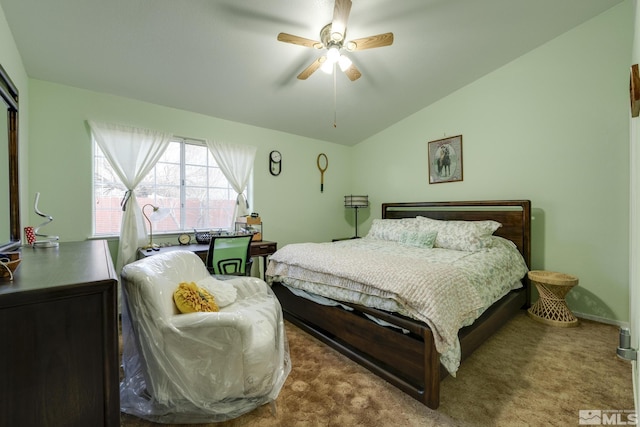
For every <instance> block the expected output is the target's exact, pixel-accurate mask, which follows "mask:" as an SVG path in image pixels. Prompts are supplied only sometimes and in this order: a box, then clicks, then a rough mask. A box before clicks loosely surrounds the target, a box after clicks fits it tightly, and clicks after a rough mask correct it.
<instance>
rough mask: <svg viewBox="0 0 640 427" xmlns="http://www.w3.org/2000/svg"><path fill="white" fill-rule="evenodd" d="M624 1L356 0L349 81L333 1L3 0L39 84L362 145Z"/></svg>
mask: <svg viewBox="0 0 640 427" xmlns="http://www.w3.org/2000/svg"><path fill="white" fill-rule="evenodd" d="M621 1H622V0H353V6H352V8H351V14H350V17H349V21H348V25H347V28H348V30H347V39H356V38H361V37H366V36H370V35H376V34H380V33H385V32H393V33H394V36H395V41H394V43H393V45H391V46H387V47H381V48H376V49H369V50H364V51H357V52H351V53H349V54H348V56H349V57H350V58H351V59H352V60H353V62H354V64H356V66H357V67H358V68H359V69H360V71H361V72H362V77H361V78H360V79H359V80H356V81H355V82H351V81H350V80H348V79H347V77H346V76H345V75H344V74H342V73H339V75H337V79H336V84H337V87H336V94H337V96H336V99H337V103H336V104H335V105H336V108H335V113H336V117H337V122H336V124H337V127H335V128H334V126H333V123H334V86H333V77H332V76H331V75H327V74H324V73H323V72H321V71H320V70H318V71H317V72H316V73H314V74H313V75H312V76H311V77H309V79H308V80H298V79H296V76H297V75H298V74H299V73H300V72H301V71H302V70H303V69H304V68H306V67H307V66H308V65H309V64H310V63H311V62H313V61H314V60H315V59H316V58H317V57H318V56H320V54H321V53H320V52H319V51H317V50H314V49H309V48H305V47H301V46H296V45H292V44H286V43H282V42H278V41H277V40H276V36H277V35H278V33H280V32H285V33H290V34H294V35H298V36H301V37H305V38H308V39H313V40H319V32H320V29H321V28H322V27H323V26H324V25H325V24H327V23H329V22H331V20H332V17H333V6H334V2H333V0H261V1H257V0H256V1H251V0H44V1H43V0H0V5H1V6H2V9H3V10H4V13H5V16H6V18H7V21H8V22H9V26H10V27H11V32H12V33H13V36H14V38H15V41H16V44H17V45H18V49H19V51H20V54H21V55H22V60H23V62H24V65H25V67H26V70H27V73H28V75H29V77H32V78H35V79H41V80H46V81H52V82H57V83H61V84H64V85H69V86H74V87H78V88H84V89H89V90H93V91H97V92H105V93H111V94H115V95H120V96H125V97H128V98H133V99H138V100H142V101H147V102H151V103H154V104H159V105H165V106H170V107H174V108H179V109H183V110H187V111H193V112H198V113H202V114H206V115H210V116H215V117H219V118H223V119H228V120H232V121H236V122H241V123H246V124H250V125H255V126H260V127H264V128H269V129H276V130H280V131H284V132H288V133H292V134H296V135H301V136H306V137H310V138H315V139H320V140H325V141H332V142H336V143H339V144H344V145H353V144H356V143H358V142H360V141H362V140H363V139H366V138H367V137H369V136H371V135H373V134H375V133H377V132H379V131H381V130H383V129H384V128H386V127H388V126H390V125H392V124H394V123H396V122H398V121H399V120H401V119H403V118H405V117H407V116H408V115H410V114H412V113H414V112H416V111H418V110H420V109H422V108H424V107H426V106H428V105H429V104H431V103H433V102H435V101H437V100H438V99H440V98H442V97H443V96H446V95H447V94H449V93H451V92H453V91H455V90H456V89H459V88H461V87H463V86H465V85H467V84H469V83H470V82H472V81H474V80H476V79H478V78H479V77H481V76H483V75H485V74H487V73H489V72H491V71H492V70H495V69H496V68H499V67H500V66H502V65H504V64H506V63H508V62H510V61H512V60H513V59H515V58H517V57H518V56H521V55H522V54H524V53H526V52H528V51H530V50H531V49H533V48H535V47H537V46H540V45H541V44H543V43H545V42H547V41H549V40H551V39H553V38H555V37H557V36H558V35H560V34H562V33H563V32H566V31H568V30H569V29H571V28H573V27H575V26H577V25H579V24H580V23H582V22H584V21H586V20H589V19H590V18H592V17H594V16H596V15H598V14H600V13H601V12H603V11H604V10H606V9H608V8H610V7H612V6H614V5H616V4H618V3H621Z"/></svg>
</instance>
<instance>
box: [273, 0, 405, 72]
mask: <svg viewBox="0 0 640 427" xmlns="http://www.w3.org/2000/svg"><path fill="white" fill-rule="evenodd" d="M350 11H351V0H336V2H335V6H334V9H333V21H331V22H330V23H329V24H327V25H325V26H324V27H323V28H322V30H320V41H316V40H310V39H306V38H304V37H299V36H294V35H292V34H287V33H280V34H278V41H281V42H284V43H291V44H296V45H299V46H304V47H310V48H314V49H326V50H327V52H326V54H324V55H322V56H320V57H319V58H318V59H316V60H315V61H313V62H312V63H311V65H309V66H308V67H307V68H305V69H304V70H303V71H302V72H301V73H300V74H298V79H300V80H306V79H307V78H308V77H309V76H310V75H311V74H313V73H314V72H315V71H316V70H317V69H318V68H320V67H322V69H323V70H324V71H327V72H329V73H330V72H332V70H333V69H334V68H335V66H336V65H338V66H339V67H340V69H341V70H342V71H343V72H344V73H345V74H346V75H347V77H348V78H349V79H350V80H351V81H355V80H358V79H359V78H360V77H361V76H362V74H361V73H360V70H358V68H357V67H356V66H355V65H354V64H353V62H351V60H350V59H349V58H348V57H347V56H346V55H344V54H343V53H341V51H342V50H346V51H347V52H353V51H356V50H364V49H371V48H374V47H383V46H389V45H391V44H392V43H393V33H384V34H378V35H375V36H369V37H364V38H361V39H355V40H349V41H346V35H347V20H348V19H349V12H350Z"/></svg>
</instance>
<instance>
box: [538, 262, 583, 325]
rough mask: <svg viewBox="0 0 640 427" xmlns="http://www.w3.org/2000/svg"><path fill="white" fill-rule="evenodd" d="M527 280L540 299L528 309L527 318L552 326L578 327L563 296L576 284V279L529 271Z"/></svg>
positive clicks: (539, 271)
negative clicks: (532, 284)
mask: <svg viewBox="0 0 640 427" xmlns="http://www.w3.org/2000/svg"><path fill="white" fill-rule="evenodd" d="M528 276H529V280H531V282H532V283H534V284H535V285H536V288H537V289H538V293H539V294H540V298H538V301H536V303H535V304H534V305H532V306H531V307H530V308H529V317H531V318H532V319H535V320H537V321H539V322H542V323H546V324H548V325H553V326H561V327H571V326H577V325H578V319H577V318H576V316H574V315H573V313H572V312H571V310H570V309H569V307H568V306H567V302H566V301H565V296H566V295H567V293H568V292H569V291H570V290H571V288H573V287H574V286H576V285H577V284H578V278H577V277H575V276H571V275H569V274H564V273H555V272H552V271H541V270H533V271H530V272H529V274H528Z"/></svg>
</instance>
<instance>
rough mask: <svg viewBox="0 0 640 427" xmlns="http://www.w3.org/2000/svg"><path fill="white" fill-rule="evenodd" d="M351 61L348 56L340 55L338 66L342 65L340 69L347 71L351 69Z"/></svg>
mask: <svg viewBox="0 0 640 427" xmlns="http://www.w3.org/2000/svg"><path fill="white" fill-rule="evenodd" d="M351 64H353V62H351V60H350V59H349V58H348V57H347V56H346V55H340V59H338V65H340V69H341V70H342V71H346V70H347V69H348V68H349V67H351Z"/></svg>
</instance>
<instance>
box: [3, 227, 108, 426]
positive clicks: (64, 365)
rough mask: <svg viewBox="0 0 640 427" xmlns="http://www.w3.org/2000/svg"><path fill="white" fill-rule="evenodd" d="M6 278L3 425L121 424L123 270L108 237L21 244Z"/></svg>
mask: <svg viewBox="0 0 640 427" xmlns="http://www.w3.org/2000/svg"><path fill="white" fill-rule="evenodd" d="M21 251H22V264H21V265H20V268H18V269H17V270H16V271H15V274H14V278H13V282H6V283H3V281H2V280H0V325H3V326H2V327H0V342H2V343H3V345H2V351H0V384H2V386H1V387H0V425H2V426H18V425H23V426H45V425H49V426H62V425H75V426H112V427H116V426H119V425H120V394H119V384H118V381H119V380H118V378H119V362H118V317H117V289H118V288H117V285H118V281H117V275H116V273H115V270H114V268H113V263H112V260H111V255H110V253H109V247H108V245H107V242H106V240H90V241H84V242H63V243H60V245H59V247H57V248H53V249H51V250H46V251H40V250H36V249H34V248H31V247H23V248H22V249H21Z"/></svg>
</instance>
